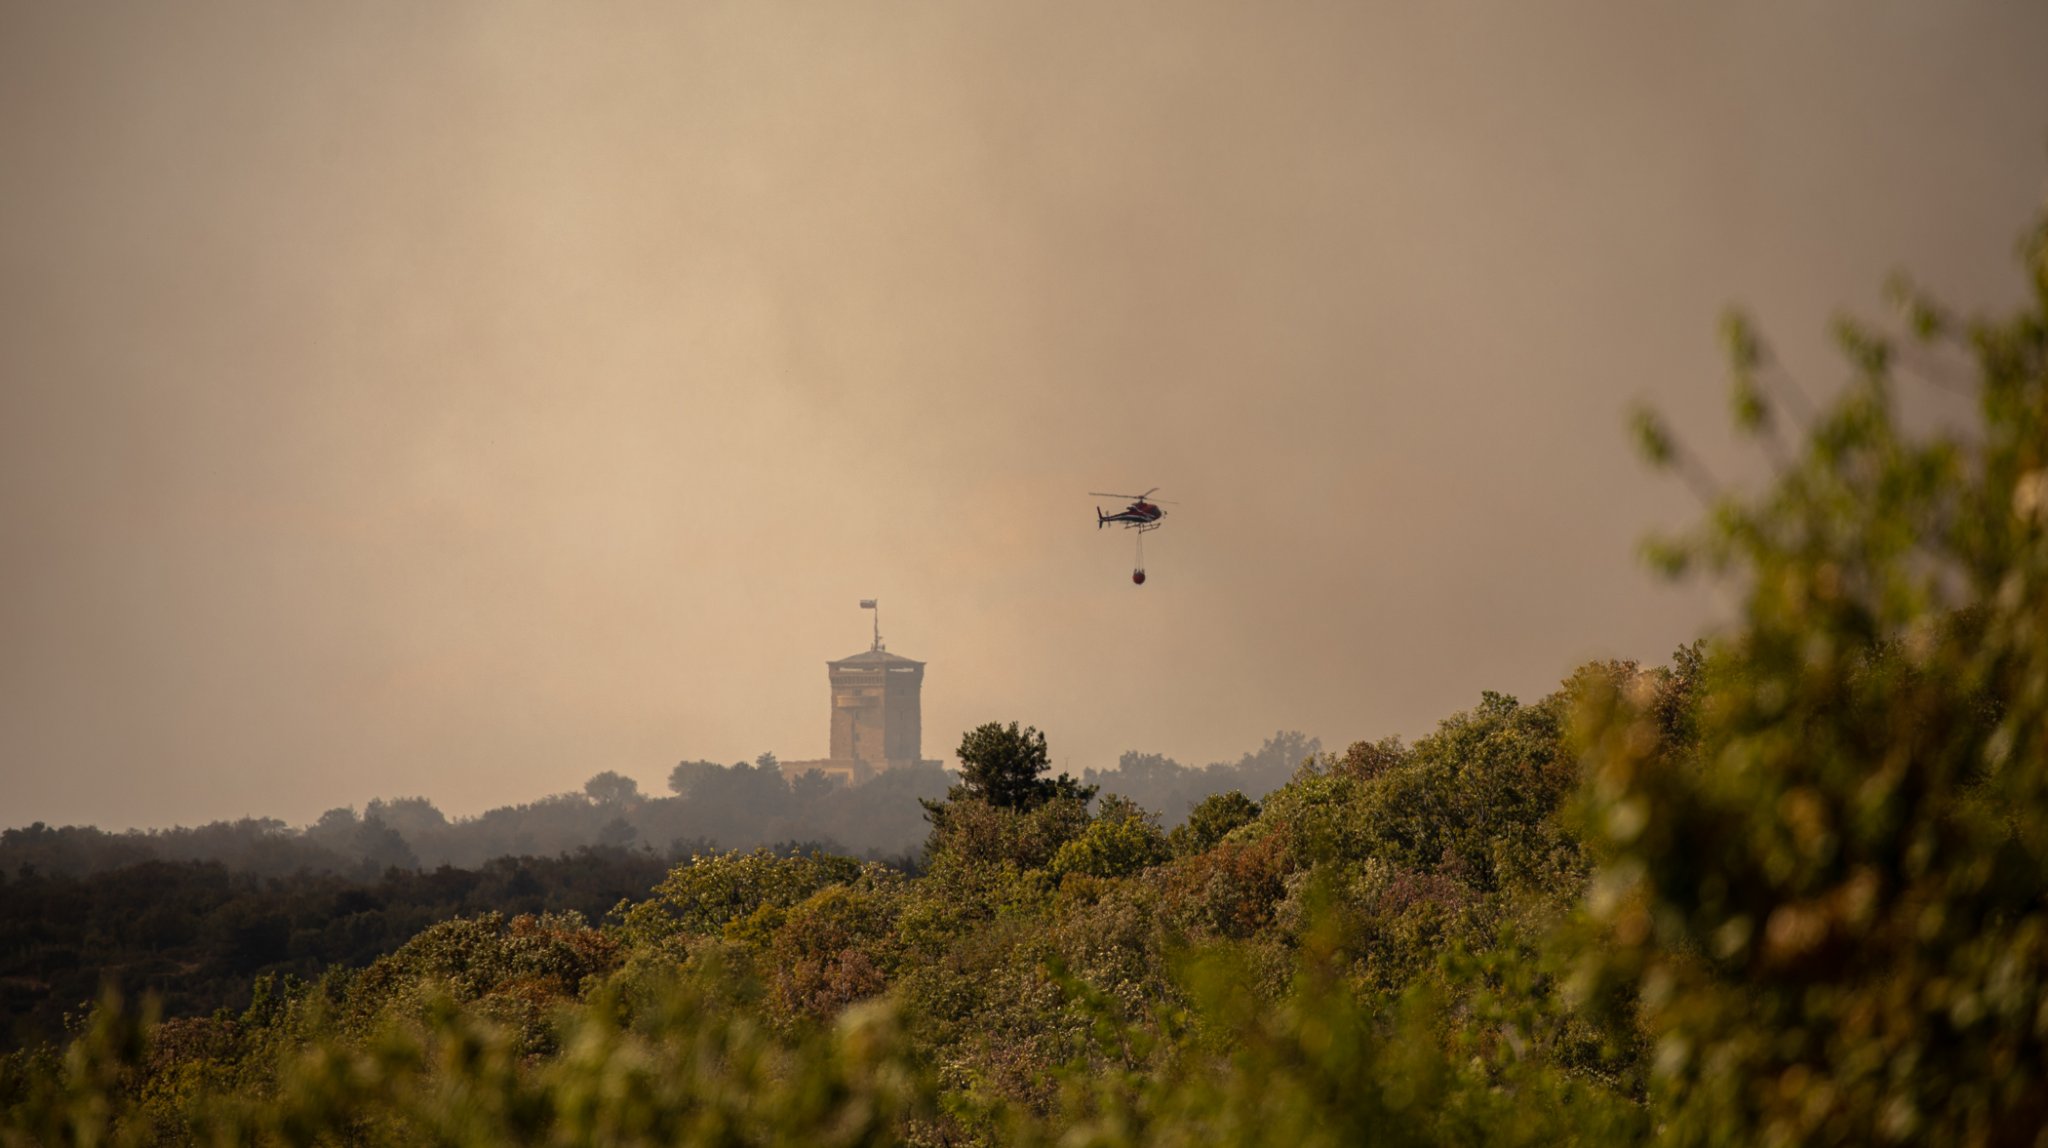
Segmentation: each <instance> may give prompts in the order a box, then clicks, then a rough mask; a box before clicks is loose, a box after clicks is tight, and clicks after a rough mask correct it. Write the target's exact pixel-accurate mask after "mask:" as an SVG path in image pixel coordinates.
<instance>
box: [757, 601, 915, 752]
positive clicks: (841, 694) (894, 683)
mask: <svg viewBox="0 0 2048 1148" xmlns="http://www.w3.org/2000/svg"><path fill="white" fill-rule="evenodd" d="M860 605H861V609H863V610H875V609H876V605H875V601H874V599H872V598H863V599H861V603H860ZM825 672H826V674H827V676H829V677H830V678H831V680H832V756H831V757H828V758H822V759H819V760H816V761H785V762H783V763H782V771H783V773H785V774H789V775H792V776H794V775H799V774H803V773H808V772H812V771H816V772H818V773H822V774H825V775H826V776H828V777H837V778H839V779H841V780H842V781H846V782H860V781H866V780H867V779H868V778H870V777H873V776H874V775H875V774H877V773H879V772H881V771H882V770H885V769H897V768H900V767H902V766H906V765H920V764H930V765H937V764H938V763H937V762H928V763H927V762H925V760H924V710H923V704H922V702H921V701H920V695H921V694H922V693H923V691H924V663H923V662H918V661H913V660H911V659H909V658H906V657H903V656H902V655H900V654H892V653H890V652H889V651H888V650H887V649H886V648H885V647H884V646H883V645H882V619H881V612H880V611H879V610H876V614H875V641H874V644H873V645H872V646H869V647H868V648H867V649H865V650H863V651H861V652H860V653H858V654H855V655H853V656H852V657H850V658H841V659H839V660H838V661H836V662H826V663H825Z"/></svg>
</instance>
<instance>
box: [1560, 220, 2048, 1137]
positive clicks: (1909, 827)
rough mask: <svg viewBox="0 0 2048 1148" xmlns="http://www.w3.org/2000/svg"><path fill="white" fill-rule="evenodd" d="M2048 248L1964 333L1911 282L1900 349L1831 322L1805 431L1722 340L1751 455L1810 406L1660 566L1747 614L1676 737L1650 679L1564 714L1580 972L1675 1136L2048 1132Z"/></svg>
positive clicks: (1871, 333) (1742, 324)
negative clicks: (1582, 765) (1833, 377)
mask: <svg viewBox="0 0 2048 1148" xmlns="http://www.w3.org/2000/svg"><path fill="white" fill-rule="evenodd" d="M2043 237H2044V232H2043V231H2041V230H2039V229H2037V230H2036V231H2035V232H2034V234H2033V235H2032V236H2030V237H2029V239H2028V241H2027V243H2026V245H2025V246H2024V248H2023V254H2024V260H2025V265H2026V268H2027V271H2028V273H2029V277H2030V280H2031V285H2032V287H2033V295H2032V298H2031V300H2030V303H2029V305H2028V306H2027V307H2026V308H2025V309H2023V310H2022V311H2020V312H2019V313H2018V314H2015V315H2012V316H2010V317H2007V318H2004V319H2000V320H1981V321H1975V322H1967V323H1966V322H1962V321H1960V320H1958V319H1957V318H1955V317H1954V316H1952V315H1950V314H1949V313H1948V312H1947V311H1946V310H1945V309H1944V308H1942V307H1941V306H1940V305H1939V304H1937V303H1935V302H1933V301H1932V300H1930V299H1928V298H1926V297H1925V296H1923V295H1922V294H1920V293H1919V292H1917V291H1916V290H1915V289H1914V288H1913V287H1912V286H1911V284H1910V283H1907V282H1904V281H1900V282H1898V283H1895V285H1894V287H1893V290H1892V295H1893V298H1894V300H1895V301H1896V302H1897V303H1898V304H1899V305H1900V307H1901V311H1902V314H1903V317H1904V319H1905V325H1906V328H1907V331H1906V333H1905V334H1904V335H1903V336H1901V337H1897V338H1894V337H1891V336H1887V335H1884V334H1882V333H1880V332H1878V331H1875V330H1872V329H1870V328H1868V327H1866V326H1864V325H1862V324H1859V323H1855V322H1851V321H1847V320H1844V321H1842V322H1840V323H1838V324H1837V327H1836V332H1835V333H1836V339H1837V342H1838V344H1839V345H1840V348H1841V350H1842V353H1843V355H1844V357H1845V358H1846V359H1847V360H1848V362H1849V365H1850V368H1851V379H1850V382H1849V384H1848V386H1847V387H1846V389H1844V390H1843V392H1842V393H1841V394H1840V396H1839V397H1838V398H1836V399H1835V400H1834V401H1833V402H1832V403H1830V404H1828V405H1827V406H1825V407H1822V408H1819V409H1816V410H1812V411H1810V412H1804V411H1803V402H1802V400H1800V399H1799V398H1798V397H1797V392H1796V391H1793V390H1791V389H1790V387H1789V385H1788V384H1787V383H1786V381H1785V380H1784V379H1783V377H1782V373H1781V372H1779V371H1778V369H1777V368H1776V366H1775V364H1774V363H1773V362H1772V360H1771V358H1770V355H1769V352H1768V349H1767V347H1766V346H1765V344H1764V342H1763V340H1762V339H1761V337H1760V336H1759V335H1758V334H1757V333H1756V332H1755V330H1754V329H1753V327H1752V325H1751V324H1750V323H1749V322H1748V321H1747V320H1745V319H1743V318H1741V317H1739V316H1738V317H1734V318H1731V319H1730V321H1729V322H1728V323H1727V325H1726V328H1725V333H1726V335H1727V339H1728V345H1729V351H1730V357H1731V360H1732V363H1733V367H1734V376H1735V389H1736V398H1735V405H1736V409H1737V413H1738V425H1739V427H1740V428H1741V429H1742V430H1743V431H1745V432H1746V433H1748V434H1750V435H1751V436H1753V437H1756V438H1758V439H1760V440H1764V441H1766V442H1770V441H1773V440H1775V439H1776V437H1777V436H1778V435H1779V434H1780V433H1781V431H1780V428H1781V427H1782V426H1784V425H1786V424H1787V423H1789V422H1792V421H1793V417H1787V416H1786V415H1784V414H1782V413H1781V411H1780V409H1779V408H1780V406H1784V407H1787V408H1793V407H1799V408H1801V411H1795V412H1794V417H1796V416H1797V414H1799V413H1805V421H1806V425H1805V427H1804V434H1805V442H1804V444H1803V447H1802V448H1801V450H1800V452H1799V453H1798V454H1797V455H1796V457H1794V458H1792V459H1791V461H1788V462H1787V463H1785V464H1784V465H1783V466H1782V467H1781V468H1780V470H1779V473H1778V474H1777V475H1776V477H1775V481H1774V482H1773V484H1772V485H1771V486H1770V488H1769V489H1768V490H1766V491H1764V492H1763V493H1761V494H1760V495H1756V496H1753V497H1745V496H1741V495H1737V494H1732V493H1731V494H1721V495H1717V497H1716V498H1715V500H1714V503H1713V506H1712V509H1711V511H1710V513H1709V516H1708V521H1707V523H1706V525H1705V526H1704V527H1703V528H1702V529H1700V530H1699V531H1698V532H1697V533H1695V534H1694V535H1692V536H1690V537H1687V538H1683V539H1678V540H1675V541H1665V542H1662V543H1660V544H1658V546H1657V549H1656V556H1657V558H1658V561H1659V564H1660V565H1661V566H1663V567H1664V568H1665V569H1667V570H1669V571H1672V572H1682V571H1687V570H1699V571H1707V572H1711V573H1713V574H1716V575H1720V576H1723V577H1727V578H1730V579H1731V580H1732V581H1734V582H1735V583H1736V584H1737V585H1739V586H1740V587H1741V588H1742V590H1743V592H1744V595H1745V597H1744V600H1743V607H1742V624H1741V626H1740V627H1739V628H1737V629H1736V630H1735V631H1734V632H1732V633H1730V634H1728V635H1727V636H1725V637H1724V638H1723V639H1721V640H1719V641H1717V642H1714V643H1713V644H1712V645H1711V646H1710V647H1709V648H1708V650H1707V652H1706V656H1705V657H1704V659H1703V660H1701V661H1700V662H1699V663H1698V664H1696V665H1693V666H1689V667H1686V668H1685V672H1687V673H1689V674H1693V675H1696V676H1698V677H1699V678H1700V682H1699V684H1698V686H1697V689H1698V690H1699V696H1700V700H1699V702H1698V704H1697V709H1696V713H1694V714H1692V715H1690V716H1689V718H1688V721H1689V723H1690V724H1691V728H1690V729H1674V727H1673V724H1672V722H1671V720H1670V718H1669V716H1668V714H1667V713H1666V712H1665V709H1666V707H1664V706H1663V705H1662V698H1661V697H1660V691H1659V690H1658V689H1656V688H1655V685H1656V683H1653V682H1650V681H1646V680H1638V681H1630V682H1619V683H1614V685H1615V686H1616V688H1613V689H1610V690H1607V691H1605V692H1604V694H1603V695H1602V696H1600V697H1598V698H1597V699H1595V700H1594V702H1593V704H1591V705H1589V706H1588V708H1587V710H1586V712H1585V713H1584V714H1583V715H1582V721H1583V723H1584V728H1585V730H1586V736H1587V742H1588V754H1587V761H1588V763H1589V765H1590V767H1591V769H1592V775H1593V784H1592V788H1591V791H1590V795H1589V802H1588V824H1589V825H1590V826H1591V827H1592V828H1593V830H1594V837H1595V839H1596V840H1595V847H1596V848H1597V849H1598V850H1599V851H1600V852H1601V854H1602V856H1603V858H1604V862H1605V863H1604V865H1603V867H1602V871H1601V874H1600V877H1599V880H1598V883H1597V885H1596V886H1595V888H1594V890H1593V893H1592V897H1591V899H1590V904H1591V906H1592V909H1593V915H1594V917H1595V919H1596V921H1597V924H1598V931H1597V932H1596V933H1595V934H1594V935H1593V936H1592V937H1590V938H1589V943H1588V945H1587V951H1586V952H1585V954H1584V956H1583V959H1582V962H1581V963H1582V968H1581V970H1580V974H1579V978H1578V979H1579V987H1580V988H1581V989H1582V990H1583V991H1584V992H1585V993H1586V994H1588V996H1589V998H1590V999H1594V1000H1598V999H1600V998H1602V997H1611V996H1613V995H1615V994H1621V995H1634V996H1635V997H1636V998H1638V999H1639V1001H1640V1004H1641V1008H1642V1018H1643V1022H1644V1024H1645V1025H1646V1026H1647V1028H1648V1030H1649V1031H1650V1032H1651V1033H1653V1034H1654V1035H1655V1041H1656V1045H1655V1060H1654V1064H1655V1070H1656V1071H1655V1077H1654V1084H1655V1088H1654V1092H1655V1097H1656V1100H1657V1106H1658V1108H1659V1110H1660V1111H1661V1112H1662V1113H1663V1114H1664V1118H1665V1119H1666V1121H1667V1122H1668V1123H1667V1132H1666V1136H1667V1138H1668V1139H1670V1140H1673V1141H1675V1142H1681V1143H1723V1142H1738V1141H1742V1142H1764V1143H1781V1144H1823V1143H1826V1144H1869V1143H1915V1144H1926V1143H1952V1144H2023V1143H2039V1142H2040V1140H2039V1137H2040V1136H2041V1135H2042V1130H2043V1128H2044V1127H2048V1086H2044V1084H2043V1082H2044V1081H2048V903H2044V897H2043V894H2044V892H2048V723H2044V709H2048V529H2044V527H2048V497H2044V495H2048V244H2044V238H2043ZM1957 380H1962V381H1963V385H1962V386H1961V387H1959V388H1956V387H1952V386H1951V384H1953V383H1955V382H1956V381H1957ZM1901 385H1930V386H1936V387H1945V388H1949V389H1957V390H1959V391H1960V393H1963V394H1967V395H1969V396H1970V397H1971V398H1973V399H1974V401H1975V408H1976V409H1975V412H1974V417H1972V418H1969V419H1968V420H1967V421H1966V422H1965V421H1964V420H1958V422H1963V423H1964V425H1958V426H1955V427H1953V428H1949V429H1934V430H1927V431H1919V432H1917V433H1916V431H1915V430H1914V429H1913V428H1912V427H1910V426H1909V425H1908V424H1907V423H1905V422H1904V421H1903V420H1902V419H1901V417H1900V415H1899V413H1898V404H1897V402H1896V399H1895V395H1894V392H1895V390H1896V389H1897V388H1898V387H1899V386H1901ZM1774 395H1777V396H1782V398H1783V401H1782V402H1774V401H1773V396H1774ZM1652 446H1653V447H1654V449H1651V450H1649V451H1648V452H1647V453H1648V455H1649V458H1650V460H1651V461H1652V462H1653V463H1658V464H1663V465H1677V464H1679V462H1680V461H1681V460H1682V459H1683V458H1684V457H1685V454H1684V448H1683V446H1682V445H1681V444H1679V443H1678V442H1677V440H1676V439H1675V438H1673V437H1671V436H1670V435H1669V434H1668V432H1665V434H1664V438H1663V441H1661V442H1658V443H1655V444H1652ZM1775 451H1776V453H1778V454H1779V455H1780V456H1783V455H1784V454H1785V453H1786V452H1785V449H1784V447H1783V445H1782V444H1780V445H1778V446H1777V447H1776V448H1775Z"/></svg>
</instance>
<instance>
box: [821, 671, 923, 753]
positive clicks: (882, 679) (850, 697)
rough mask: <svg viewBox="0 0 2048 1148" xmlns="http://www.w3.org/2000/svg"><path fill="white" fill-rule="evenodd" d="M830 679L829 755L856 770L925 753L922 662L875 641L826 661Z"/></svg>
mask: <svg viewBox="0 0 2048 1148" xmlns="http://www.w3.org/2000/svg"><path fill="white" fill-rule="evenodd" d="M825 668H826V672H827V673H828V674H829V675H830V676H831V679H832V760H833V761H835V762H840V761H846V762H859V763H860V765H861V766H862V767H864V768H861V769H858V770H857V772H860V773H872V772H874V771H875V770H878V769H887V768H889V767H891V766H896V765H914V764H916V763H917V761H918V760H919V759H921V758H922V757H923V756H924V746H923V734H924V731H923V713H922V711H921V709H920V708H919V700H918V695H919V693H920V692H921V691H922V690H923V689H924V663H923V662H915V661H912V660H910V659H909V658H906V657H902V656H901V655H898V654H892V653H890V652H889V651H887V650H884V649H882V648H881V647H880V646H879V645H877V646H876V647H875V648H873V649H870V650H865V651H862V652H861V653H858V654H855V655H853V656H852V657H850V658H841V659H839V660H838V661H836V662H827V663H825Z"/></svg>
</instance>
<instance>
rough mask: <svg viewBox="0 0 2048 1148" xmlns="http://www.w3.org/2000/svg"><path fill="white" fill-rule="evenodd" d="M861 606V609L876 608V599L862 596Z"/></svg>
mask: <svg viewBox="0 0 2048 1148" xmlns="http://www.w3.org/2000/svg"><path fill="white" fill-rule="evenodd" d="M860 608H861V609H863V610H872V609H874V608H875V600H874V599H873V598H862V599H861V600H860Z"/></svg>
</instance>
